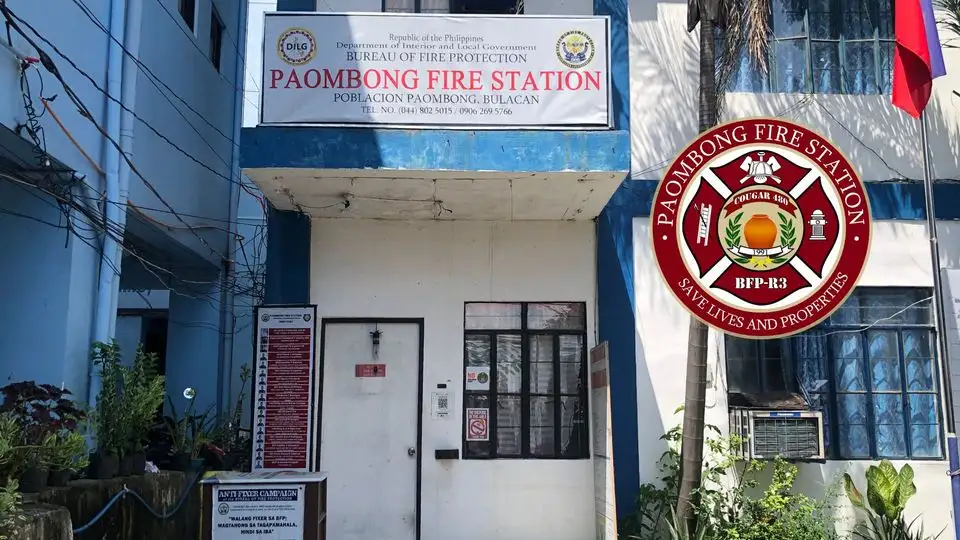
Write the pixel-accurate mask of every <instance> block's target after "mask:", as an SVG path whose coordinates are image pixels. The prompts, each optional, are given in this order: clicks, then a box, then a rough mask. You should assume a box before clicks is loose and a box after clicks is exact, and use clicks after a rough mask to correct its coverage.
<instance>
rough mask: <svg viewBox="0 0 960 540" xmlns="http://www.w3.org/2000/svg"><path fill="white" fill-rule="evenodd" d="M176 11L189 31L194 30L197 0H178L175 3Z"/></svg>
mask: <svg viewBox="0 0 960 540" xmlns="http://www.w3.org/2000/svg"><path fill="white" fill-rule="evenodd" d="M177 11H179V12H180V17H181V18H183V22H184V24H186V25H187V28H189V29H190V31H191V32H196V31H197V29H196V25H197V0H179V2H178V3H177Z"/></svg>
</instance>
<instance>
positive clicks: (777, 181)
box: [650, 118, 870, 338]
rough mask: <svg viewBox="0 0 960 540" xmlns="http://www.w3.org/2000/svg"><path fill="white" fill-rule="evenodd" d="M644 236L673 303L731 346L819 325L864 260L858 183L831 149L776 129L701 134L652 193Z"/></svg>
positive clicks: (770, 122) (743, 127)
mask: <svg viewBox="0 0 960 540" xmlns="http://www.w3.org/2000/svg"><path fill="white" fill-rule="evenodd" d="M650 228H651V232H652V235H653V238H652V240H653V245H654V252H655V254H656V258H657V264H658V266H659V267H660V272H661V274H662V275H663V278H664V279H665V280H666V282H667V285H668V286H669V288H670V290H671V291H672V292H673V294H674V295H675V296H676V297H677V298H678V299H679V300H680V302H681V303H682V304H683V305H684V306H685V307H686V308H687V309H688V310H689V311H690V312H691V313H692V314H693V315H694V316H696V317H697V318H699V319H700V320H702V321H703V322H704V323H706V324H708V325H710V326H712V327H714V328H716V329H717V330H720V331H723V332H726V333H728V334H733V335H738V336H743V337H748V338H773V337H781V336H787V335H790V334H795V333H797V332H800V331H802V330H805V329H807V328H810V327H811V326H814V325H816V324H817V323H819V322H821V321H823V320H824V319H825V318H827V317H828V316H829V315H830V314H831V313H832V312H833V311H834V310H836V309H837V308H838V307H840V305H841V304H842V303H843V301H844V300H845V299H846V298H847V296H848V295H849V294H850V293H851V292H852V291H853V288H854V286H855V285H856V283H857V280H858V279H859V278H860V274H861V272H862V271H863V267H864V265H865V264H866V260H867V253H868V251H869V249H870V208H869V202H868V200H867V194H866V192H865V190H864V186H863V183H862V182H861V181H860V178H859V177H858V176H857V173H856V171H855V170H854V168H853V166H852V165H851V164H850V163H849V162H848V161H847V159H846V158H845V157H844V156H843V154H842V153H841V152H840V150H838V149H837V148H836V147H835V146H834V145H833V144H831V143H830V142H829V141H827V140H826V139H824V138H823V137H822V136H820V135H818V134H817V133H814V132H813V131H810V130H809V129H807V128H805V127H803V126H800V125H797V124H794V123H791V122H786V121H784V120H779V119H772V118H771V119H766V118H759V119H748V120H739V121H736V122H731V123H728V124H723V125H720V126H717V127H716V128H714V129H712V130H710V131H708V132H706V133H703V134H702V135H701V136H700V137H699V138H698V139H697V140H696V141H694V142H693V143H692V144H690V145H689V146H687V147H686V148H685V149H684V150H683V152H681V153H680V155H679V156H678V157H677V158H676V160H675V161H674V162H673V164H672V165H671V166H670V168H669V169H668V170H667V174H666V176H664V178H663V180H662V181H661V182H660V185H659V186H658V187H657V193H656V195H655V197H654V202H653V208H652V210H651V218H650Z"/></svg>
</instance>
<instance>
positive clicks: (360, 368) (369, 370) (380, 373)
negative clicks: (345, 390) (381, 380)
mask: <svg viewBox="0 0 960 540" xmlns="http://www.w3.org/2000/svg"><path fill="white" fill-rule="evenodd" d="M354 376H356V377H386V376H387V365H386V364H357V366H356V372H355V375H354Z"/></svg>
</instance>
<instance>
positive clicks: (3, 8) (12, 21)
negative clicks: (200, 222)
mask: <svg viewBox="0 0 960 540" xmlns="http://www.w3.org/2000/svg"><path fill="white" fill-rule="evenodd" d="M0 12H2V13H3V14H4V16H5V17H6V19H7V23H8V24H9V26H10V27H11V28H12V29H13V30H14V31H16V32H17V33H18V34H20V35H21V36H23V38H24V39H25V40H27V42H28V43H29V44H30V45H31V46H32V47H33V48H34V49H36V50H37V53H38V54H39V55H40V62H41V64H42V65H43V66H44V68H46V69H47V71H48V72H50V73H51V74H52V75H53V76H54V77H56V79H57V80H58V81H60V84H61V85H63V88H64V90H65V93H66V94H67V96H68V97H69V98H70V100H71V101H73V102H74V104H75V105H77V107H78V108H79V109H80V112H81V114H82V115H83V116H85V117H86V118H87V120H88V121H90V123H92V124H93V125H94V127H96V128H97V131H99V132H100V134H101V135H102V136H103V137H104V138H105V139H106V140H107V141H109V142H110V144H111V145H112V146H113V147H114V148H115V149H116V150H117V151H118V152H119V153H120V156H121V158H122V159H123V160H124V161H125V162H126V163H127V165H128V166H129V167H130V170H131V171H132V172H133V173H134V174H136V175H137V177H139V178H140V179H141V180H142V181H143V183H144V185H145V186H146V187H147V189H148V190H150V192H151V193H153V195H154V196H155V197H157V200H159V201H160V202H161V203H162V204H163V205H164V206H166V207H167V208H168V209H169V210H170V211H171V212H172V213H173V215H174V216H175V217H176V218H177V220H178V221H180V222H181V224H183V225H185V226H187V228H188V229H189V230H190V231H191V232H193V234H194V236H196V237H197V238H198V239H199V240H200V242H201V243H202V244H203V245H204V246H205V247H207V249H209V250H210V251H211V253H213V254H215V255H217V256H218V257H220V258H221V259H224V258H226V257H224V256H223V254H221V253H220V252H219V251H217V250H216V249H214V248H213V247H212V246H210V244H209V243H208V242H207V241H206V239H204V238H203V236H201V235H200V234H198V233H197V232H196V231H195V230H194V229H193V228H192V227H190V224H189V223H187V222H186V221H184V220H183V219H182V218H181V217H180V215H179V214H178V213H177V212H176V210H174V208H173V207H172V206H171V205H170V203H168V202H167V201H166V199H164V198H163V196H162V195H160V193H159V191H157V189H156V187H155V186H154V185H153V184H152V183H151V182H150V181H149V180H147V179H146V178H145V177H144V176H143V174H141V173H140V171H139V169H138V168H137V166H136V165H135V164H134V163H133V161H131V160H130V157H129V156H128V155H127V154H126V152H124V151H123V149H122V148H121V147H120V144H119V143H117V141H115V140H114V139H113V138H112V137H111V136H110V134H108V133H107V132H106V130H105V129H104V128H103V126H101V125H100V123H99V122H97V121H96V120H95V119H94V118H93V115H92V114H91V113H90V110H89V109H88V108H87V107H86V105H84V104H83V101H82V100H80V98H79V97H78V96H77V94H76V92H74V91H73V89H72V87H71V86H70V85H69V84H68V83H67V82H66V81H65V80H64V78H63V75H62V74H61V73H60V71H59V70H58V69H57V67H56V64H55V63H54V62H53V59H52V58H50V56H49V55H48V54H47V53H46V52H45V51H44V50H43V49H42V48H41V47H40V46H39V45H38V44H37V43H36V42H35V41H34V40H33V39H32V38H30V36H28V35H27V34H26V32H24V31H23V30H22V29H21V28H20V26H19V24H17V22H18V21H19V22H22V23H23V24H24V26H26V27H27V28H30V29H31V31H33V32H34V33H35V34H37V37H38V38H39V39H40V40H41V41H44V43H47V44H48V45H49V46H50V47H52V48H53V49H54V51H56V52H57V53H58V54H60V55H61V56H63V54H62V53H61V52H60V51H59V50H58V49H57V48H56V46H54V45H53V44H52V43H50V42H49V41H48V40H46V39H45V38H44V37H43V36H41V35H40V34H38V33H37V31H36V29H34V28H33V27H32V26H30V25H29V23H27V22H25V21H23V20H22V19H20V18H19V17H18V16H17V15H16V14H14V13H13V12H12V11H10V8H9V7H8V6H7V5H6V4H0ZM64 58H65V59H66V60H67V62H68V63H71V65H73V66H74V67H75V69H78V71H80V72H81V74H83V75H84V76H85V77H87V78H88V79H89V80H90V81H91V82H92V83H93V84H94V85H96V82H95V81H93V78H92V77H90V76H89V75H88V74H86V73H85V72H83V71H82V70H80V69H79V68H78V67H77V66H76V65H75V64H73V63H72V61H71V60H69V59H68V58H67V57H66V56H64ZM97 86H98V85H97ZM98 88H99V86H98ZM101 91H103V90H102V89H101ZM104 95H107V96H108V97H109V94H106V93H105V94H104ZM111 99H114V101H116V99H115V98H111ZM116 102H117V103H120V102H119V101H116ZM121 107H124V108H125V109H126V110H127V111H129V112H132V111H130V110H129V109H128V108H126V107H125V106H123V105H122V104H121ZM191 157H192V156H191ZM194 160H195V158H194ZM197 162H198V163H200V162H199V161H197ZM208 168H209V167H208ZM210 170H211V171H212V169H210ZM221 176H222V175H221ZM229 180H230V181H231V182H233V181H234V180H233V179H229Z"/></svg>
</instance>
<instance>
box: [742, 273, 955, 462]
mask: <svg viewBox="0 0 960 540" xmlns="http://www.w3.org/2000/svg"><path fill="white" fill-rule="evenodd" d="M878 289H888V290H897V291H914V292H917V293H922V295H923V296H924V298H926V297H927V296H930V295H931V291H930V289H929V288H924V287H858V288H857V289H856V290H855V292H854V293H853V294H854V295H857V296H859V297H860V298H863V297H865V296H867V295H869V294H870V292H873V291H876V290H878ZM922 307H923V308H924V309H927V310H930V311H932V309H933V305H932V300H931V301H930V302H928V303H927V304H926V305H925V306H922ZM841 309H842V308H841ZM832 319H833V317H831V319H828V320H827V321H825V322H824V323H822V324H820V325H818V326H816V327H813V328H811V329H808V330H805V331H804V332H801V333H800V334H797V335H795V336H790V337H789V338H785V339H777V340H745V341H754V342H757V351H758V353H759V352H760V351H761V349H760V343H764V342H773V343H775V344H777V347H778V348H779V349H780V359H781V361H789V362H791V363H792V366H790V367H789V369H790V370H791V371H792V372H793V373H799V372H800V360H801V359H800V352H799V350H798V349H799V348H798V343H797V339H798V338H801V337H810V338H815V339H819V340H823V341H822V345H823V357H821V358H819V359H820V360H821V362H822V367H823V369H824V371H825V373H826V375H825V377H826V379H825V380H826V381H827V382H826V384H825V385H824V386H823V387H822V388H820V389H819V390H816V391H808V394H809V395H810V396H811V397H820V398H821V399H822V400H823V403H824V407H822V408H817V407H815V406H814V404H812V403H811V404H809V405H810V407H811V409H815V410H824V409H825V410H824V412H825V414H826V419H829V421H828V422H827V426H826V433H825V436H826V438H827V441H828V444H827V459H830V460H842V461H863V460H870V461H875V460H879V459H889V460H910V461H942V460H944V459H945V455H946V454H945V451H946V449H945V444H946V441H945V437H944V434H943V431H944V421H945V420H944V417H943V399H942V397H943V396H942V390H943V389H942V387H941V386H942V381H941V377H940V363H941V359H940V358H939V355H938V351H937V348H936V338H937V336H936V329H935V326H934V323H933V320H932V319H930V320H929V321H927V322H924V323H910V322H904V321H895V322H884V321H882V320H881V321H877V322H876V323H873V324H869V323H863V322H861V323H860V324H851V323H838V322H835V321H833V320H832ZM872 332H873V333H875V332H890V333H894V334H895V335H896V339H897V355H898V356H897V366H898V368H899V380H900V389H899V390H896V391H894V390H878V389H875V388H874V381H873V376H872V374H871V367H872V362H871V361H872V359H871V357H870V341H869V338H870V335H871V333H872ZM907 332H918V333H923V334H925V335H926V337H927V338H928V340H927V344H928V347H929V352H930V359H931V360H932V366H931V381H932V388H931V389H930V390H911V389H910V388H909V387H908V379H907V372H906V369H907V358H906V354H905V352H904V347H903V343H904V334H905V333H907ZM836 334H847V335H851V334H856V335H857V336H858V338H859V347H860V348H859V351H860V354H861V355H862V367H861V373H860V375H861V376H862V378H863V386H864V387H863V389H862V390H849V391H847V390H843V391H841V390H838V388H837V383H836V378H837V364H838V360H839V357H838V356H837V354H836V351H835V344H834V340H833V339H830V338H831V336H832V335H836ZM743 339H744V338H736V337H733V336H726V337H725V340H724V350H725V364H726V369H727V373H729V372H730V355H729V347H730V344H731V343H733V342H735V340H743ZM764 363H765V361H764V355H763V354H758V355H757V367H758V372H760V373H759V375H758V376H759V385H760V387H761V390H762V389H763V388H762V387H763V385H764V378H763V364H764ZM783 369H784V370H786V369H787V368H786V367H784V368H783ZM727 386H728V392H729V388H731V387H733V383H732V382H729V379H728V385H727ZM788 390H790V391H795V392H799V391H800V389H799V383H797V385H796V386H795V387H794V388H792V389H790V388H788ZM842 395H863V396H864V399H865V410H866V415H867V417H866V419H865V422H866V423H865V426H866V428H867V429H868V444H869V452H868V455H863V456H852V455H843V454H841V452H840V450H841V449H840V444H839V441H840V422H839V421H838V419H839V418H840V416H839V407H840V400H839V396H842ZM882 395H899V396H900V400H901V407H902V410H901V414H902V416H903V428H902V429H903V436H904V450H905V452H904V455H884V454H881V453H880V452H879V451H878V449H877V423H876V416H875V415H876V412H875V411H876V408H875V401H876V397H877V396H882ZM912 395H928V396H933V399H934V403H935V404H936V418H937V424H936V426H937V429H938V431H939V434H938V439H939V448H938V449H939V454H938V455H936V456H922V455H921V456H917V455H914V448H913V445H912V442H913V441H912V439H911V427H912V426H914V425H921V424H912V423H911V421H910V420H911V411H910V396H912ZM826 419H825V420H826ZM923 425H925V424H923Z"/></svg>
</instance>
